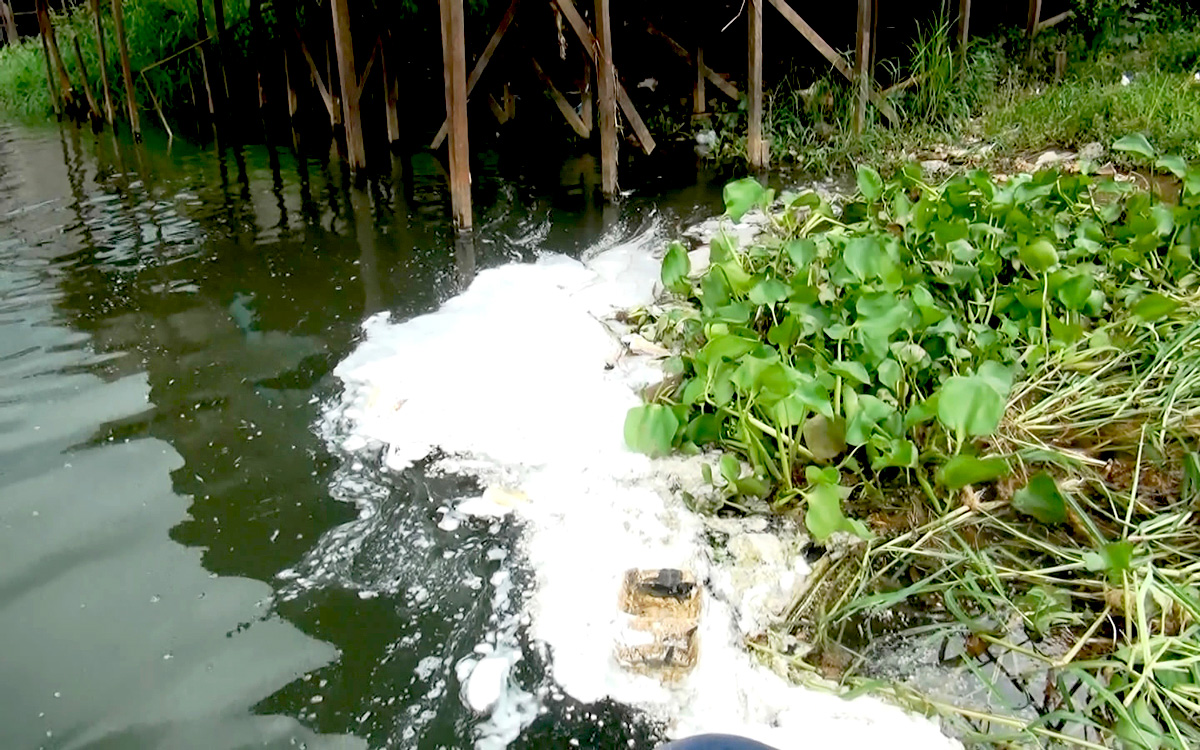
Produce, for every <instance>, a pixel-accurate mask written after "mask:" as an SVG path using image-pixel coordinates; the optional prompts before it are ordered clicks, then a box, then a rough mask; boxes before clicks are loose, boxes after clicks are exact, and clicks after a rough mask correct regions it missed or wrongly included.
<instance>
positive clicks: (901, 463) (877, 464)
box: [871, 438, 918, 471]
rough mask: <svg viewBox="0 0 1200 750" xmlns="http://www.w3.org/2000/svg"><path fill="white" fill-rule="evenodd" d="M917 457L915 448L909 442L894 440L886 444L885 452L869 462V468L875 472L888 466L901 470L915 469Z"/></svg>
mask: <svg viewBox="0 0 1200 750" xmlns="http://www.w3.org/2000/svg"><path fill="white" fill-rule="evenodd" d="M917 457H918V453H917V446H916V445H914V444H913V442H912V441H911V440H905V439H904V438H894V439H893V440H891V441H890V442H889V443H888V447H887V452H886V453H881V454H880V455H879V456H877V457H876V458H875V460H874V461H872V462H871V468H872V469H874V470H875V471H879V470H880V469H883V468H887V467H889V466H893V467H897V468H901V469H915V468H916V467H917Z"/></svg>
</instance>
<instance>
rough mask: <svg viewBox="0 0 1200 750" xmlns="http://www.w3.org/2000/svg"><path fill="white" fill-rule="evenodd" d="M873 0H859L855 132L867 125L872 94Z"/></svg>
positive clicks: (855, 55)
mask: <svg viewBox="0 0 1200 750" xmlns="http://www.w3.org/2000/svg"><path fill="white" fill-rule="evenodd" d="M872 6H873V0H858V37H857V43H856V44H855V45H854V83H855V89H857V94H856V96H855V98H854V133H855V135H861V134H862V132H863V129H864V128H865V127H866V125H867V100H868V98H869V97H870V95H871V79H872V77H873V76H872V75H871V64H870V62H871V11H872V9H873V8H872Z"/></svg>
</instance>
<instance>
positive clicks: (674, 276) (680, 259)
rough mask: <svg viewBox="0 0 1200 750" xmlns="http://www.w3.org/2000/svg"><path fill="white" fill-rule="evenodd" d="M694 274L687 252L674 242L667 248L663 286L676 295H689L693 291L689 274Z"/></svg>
mask: <svg viewBox="0 0 1200 750" xmlns="http://www.w3.org/2000/svg"><path fill="white" fill-rule="evenodd" d="M691 272H692V263H691V261H690V260H689V259H688V254H687V250H685V249H684V248H683V244H682V243H679V242H672V243H671V246H670V247H669V248H667V255H666V257H665V258H663V263H662V282H663V286H665V287H666V288H667V289H670V290H671V291H672V292H675V293H676V294H687V293H688V291H690V290H691V286H692V285H691V283H690V282H689V281H688V274H689V273H691Z"/></svg>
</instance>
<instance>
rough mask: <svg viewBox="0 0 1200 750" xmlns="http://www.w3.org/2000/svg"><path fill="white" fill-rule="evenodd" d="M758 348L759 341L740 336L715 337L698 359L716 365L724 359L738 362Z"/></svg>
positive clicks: (697, 356)
mask: <svg viewBox="0 0 1200 750" xmlns="http://www.w3.org/2000/svg"><path fill="white" fill-rule="evenodd" d="M758 346H759V343H758V342H757V341H754V340H752V339H744V338H742V337H740V336H733V335H725V336H714V337H713V338H712V340H711V341H709V342H708V343H707V344H705V345H704V348H703V349H701V350H700V353H699V354H697V355H696V359H699V360H701V361H704V362H710V363H715V362H717V361H719V360H720V359H722V358H724V359H731V360H736V359H740V358H741V357H744V356H745V355H747V354H748V353H750V352H752V351H754V350H755V349H756V348H758Z"/></svg>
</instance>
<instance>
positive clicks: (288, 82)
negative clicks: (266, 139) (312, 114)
mask: <svg viewBox="0 0 1200 750" xmlns="http://www.w3.org/2000/svg"><path fill="white" fill-rule="evenodd" d="M289 57H290V55H288V45H287V44H286V43H284V44H283V85H284V87H285V88H286V89H287V110H288V120H289V121H290V122H291V123H292V124H293V126H294V125H295V120H296V112H297V111H298V110H299V109H300V101H299V97H298V96H297V95H296V86H295V84H293V83H292V65H291V63H290V61H289V60H288V58H289Z"/></svg>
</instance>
